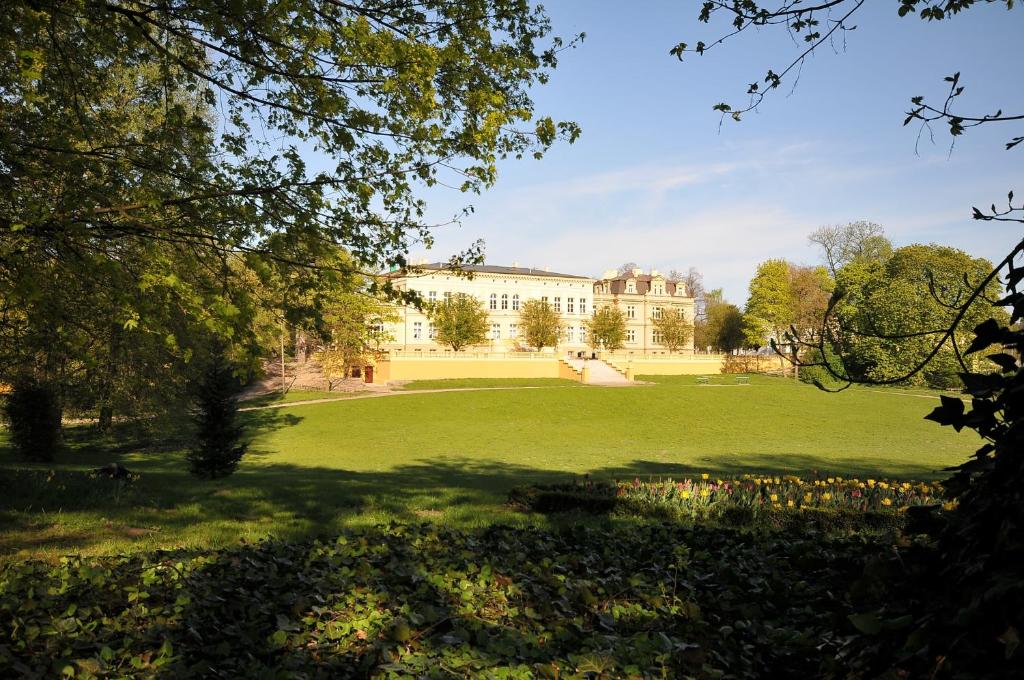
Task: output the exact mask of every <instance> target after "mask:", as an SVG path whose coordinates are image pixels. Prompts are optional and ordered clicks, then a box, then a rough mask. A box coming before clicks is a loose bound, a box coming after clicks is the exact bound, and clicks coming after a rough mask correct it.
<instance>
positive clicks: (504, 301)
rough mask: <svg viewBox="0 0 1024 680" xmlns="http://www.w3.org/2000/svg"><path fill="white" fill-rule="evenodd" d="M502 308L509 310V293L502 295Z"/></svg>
mask: <svg viewBox="0 0 1024 680" xmlns="http://www.w3.org/2000/svg"><path fill="white" fill-rule="evenodd" d="M501 308H502V309H508V293H502V294H501Z"/></svg>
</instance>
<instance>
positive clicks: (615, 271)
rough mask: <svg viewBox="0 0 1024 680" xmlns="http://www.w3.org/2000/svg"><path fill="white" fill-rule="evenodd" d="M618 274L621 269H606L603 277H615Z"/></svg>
mask: <svg viewBox="0 0 1024 680" xmlns="http://www.w3.org/2000/svg"><path fill="white" fill-rule="evenodd" d="M618 275H619V270H618V269H605V270H604V273H603V274H601V278H602V279H614V278H615V277H616V276H618Z"/></svg>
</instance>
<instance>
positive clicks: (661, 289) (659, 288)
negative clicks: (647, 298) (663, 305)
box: [652, 283, 665, 295]
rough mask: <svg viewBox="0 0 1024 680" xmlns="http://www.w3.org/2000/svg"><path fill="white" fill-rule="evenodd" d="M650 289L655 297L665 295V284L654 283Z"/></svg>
mask: <svg viewBox="0 0 1024 680" xmlns="http://www.w3.org/2000/svg"><path fill="white" fill-rule="evenodd" d="M652 288H653V289H654V294H655V295H664V294H665V284H663V283H655V284H654V285H653V286H652Z"/></svg>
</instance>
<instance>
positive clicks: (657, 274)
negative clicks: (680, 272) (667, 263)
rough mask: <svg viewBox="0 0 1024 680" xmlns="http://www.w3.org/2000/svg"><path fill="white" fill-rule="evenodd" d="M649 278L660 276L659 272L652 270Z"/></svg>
mask: <svg viewBox="0 0 1024 680" xmlns="http://www.w3.org/2000/svg"><path fill="white" fill-rule="evenodd" d="M651 276H661V272H659V271H658V270H657V269H652V270H651Z"/></svg>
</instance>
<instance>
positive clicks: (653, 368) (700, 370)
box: [605, 357, 722, 376]
mask: <svg viewBox="0 0 1024 680" xmlns="http://www.w3.org/2000/svg"><path fill="white" fill-rule="evenodd" d="M605 361H606V363H608V364H610V365H611V366H613V367H614V368H615V369H616V370H618V371H620V372H622V373H626V372H627V370H629V371H630V372H631V373H632V375H633V376H637V375H712V374H716V373H721V372H722V358H721V357H679V358H666V359H629V360H627V359H621V358H610V359H606V360H605Z"/></svg>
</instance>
